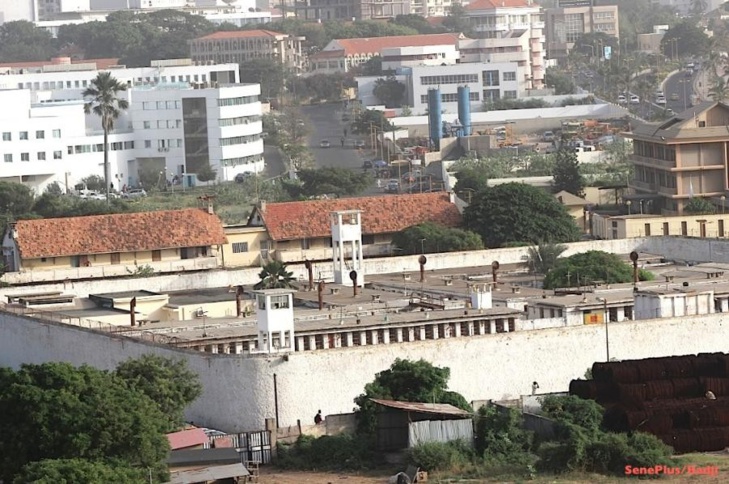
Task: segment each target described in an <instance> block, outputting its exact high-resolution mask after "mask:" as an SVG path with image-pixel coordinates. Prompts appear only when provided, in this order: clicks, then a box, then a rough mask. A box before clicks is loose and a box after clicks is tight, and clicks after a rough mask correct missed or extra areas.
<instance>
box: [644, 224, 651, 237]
mask: <svg viewBox="0 0 729 484" xmlns="http://www.w3.org/2000/svg"><path fill="white" fill-rule="evenodd" d="M645 235H646V236H647V237H650V236H651V224H645Z"/></svg>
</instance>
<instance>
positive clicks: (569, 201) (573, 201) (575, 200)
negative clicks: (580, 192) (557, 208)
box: [554, 190, 587, 207]
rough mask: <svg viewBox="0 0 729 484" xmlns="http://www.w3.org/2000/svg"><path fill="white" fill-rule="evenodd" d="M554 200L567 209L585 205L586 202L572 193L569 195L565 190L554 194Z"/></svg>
mask: <svg viewBox="0 0 729 484" xmlns="http://www.w3.org/2000/svg"><path fill="white" fill-rule="evenodd" d="M554 198H556V199H557V200H558V201H559V202H560V203H561V204H562V205H565V206H568V207H572V206H576V205H587V200H585V199H584V198H582V197H578V196H577V195H575V194H574V193H570V192H568V191H567V190H562V191H561V192H558V193H555V194H554Z"/></svg>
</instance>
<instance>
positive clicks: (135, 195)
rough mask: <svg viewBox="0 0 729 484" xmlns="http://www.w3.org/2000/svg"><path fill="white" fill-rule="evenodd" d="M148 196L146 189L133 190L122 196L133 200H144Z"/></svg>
mask: <svg viewBox="0 0 729 484" xmlns="http://www.w3.org/2000/svg"><path fill="white" fill-rule="evenodd" d="M146 196H147V192H146V191H145V190H144V188H132V189H131V190H127V191H126V192H124V193H123V194H122V198H126V199H131V198H144V197H146Z"/></svg>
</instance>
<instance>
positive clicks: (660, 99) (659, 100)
mask: <svg viewBox="0 0 729 484" xmlns="http://www.w3.org/2000/svg"><path fill="white" fill-rule="evenodd" d="M656 104H661V105H662V104H666V98H665V97H663V96H659V97H657V98H656Z"/></svg>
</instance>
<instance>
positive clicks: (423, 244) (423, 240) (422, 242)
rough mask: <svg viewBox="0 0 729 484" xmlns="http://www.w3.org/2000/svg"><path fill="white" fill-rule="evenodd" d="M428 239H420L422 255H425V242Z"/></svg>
mask: <svg viewBox="0 0 729 484" xmlns="http://www.w3.org/2000/svg"><path fill="white" fill-rule="evenodd" d="M426 240H428V239H420V253H421V254H425V241H426Z"/></svg>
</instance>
